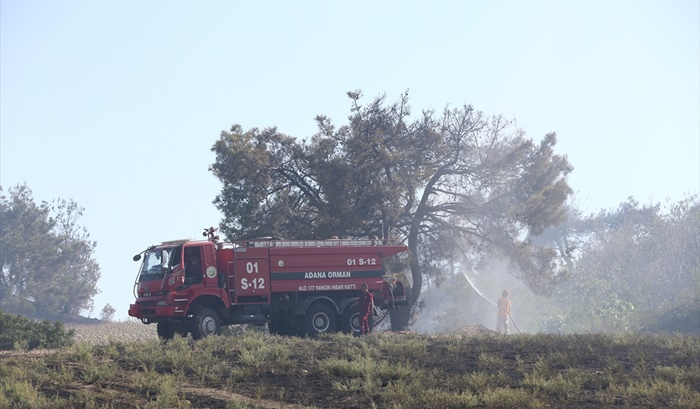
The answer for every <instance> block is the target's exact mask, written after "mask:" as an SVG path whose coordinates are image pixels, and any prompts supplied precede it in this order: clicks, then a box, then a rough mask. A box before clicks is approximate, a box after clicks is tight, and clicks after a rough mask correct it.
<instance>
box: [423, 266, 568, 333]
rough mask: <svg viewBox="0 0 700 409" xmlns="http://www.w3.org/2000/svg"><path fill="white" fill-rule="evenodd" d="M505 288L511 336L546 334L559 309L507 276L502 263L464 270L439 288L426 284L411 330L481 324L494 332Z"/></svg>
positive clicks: (443, 330)
mask: <svg viewBox="0 0 700 409" xmlns="http://www.w3.org/2000/svg"><path fill="white" fill-rule="evenodd" d="M467 277H468V279H467ZM469 281H471V282H472V284H473V286H474V287H475V288H472V285H470V283H469ZM504 289H508V290H509V292H510V295H509V298H510V300H511V302H512V309H511V315H512V318H513V321H512V322H511V327H510V331H511V333H512V334H513V333H517V332H518V331H519V330H520V331H522V332H524V333H537V332H544V331H545V326H544V323H545V322H547V321H549V320H550V319H552V318H553V317H554V316H556V313H557V312H556V309H555V308H554V307H553V306H552V305H551V301H550V299H548V298H546V297H544V296H538V295H536V294H534V293H533V292H532V290H530V289H529V288H528V287H527V285H525V284H524V283H523V282H521V281H520V280H518V279H516V278H514V277H512V276H511V275H510V274H509V273H508V263H507V262H505V261H501V260H498V261H493V262H492V263H490V264H488V265H486V266H485V267H482V268H481V269H480V270H472V269H471V268H466V267H462V268H460V269H458V270H456V271H455V272H454V273H453V275H451V276H449V277H448V278H447V279H446V280H445V281H443V282H442V283H441V284H440V285H439V286H435V285H431V283H429V284H428V285H426V288H425V289H424V291H423V292H422V293H421V300H420V301H421V302H422V310H421V312H420V313H419V314H418V316H417V318H416V320H415V322H414V323H413V324H412V325H411V329H412V330H414V331H416V332H421V333H431V334H433V333H449V332H455V331H459V330H461V329H463V328H466V327H468V326H471V325H482V326H484V327H486V328H488V329H491V330H495V329H496V307H495V305H494V304H495V302H496V300H498V297H500V296H501V293H502V292H503V290H504ZM479 293H481V294H483V296H484V298H482V296H481V295H480V294H479ZM485 298H486V299H485ZM513 323H515V325H513ZM516 326H517V328H516ZM518 328H519V330H518Z"/></svg>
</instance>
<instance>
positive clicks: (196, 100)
mask: <svg viewBox="0 0 700 409" xmlns="http://www.w3.org/2000/svg"><path fill="white" fill-rule="evenodd" d="M356 89H361V90H362V91H363V93H364V95H365V101H370V100H371V99H372V98H374V97H376V96H378V95H380V94H383V93H386V95H387V99H388V101H395V100H396V99H397V98H398V97H399V95H400V94H401V93H402V92H404V91H406V90H408V91H409V96H410V98H411V105H412V107H413V108H414V111H416V112H419V111H420V110H422V109H436V110H441V109H443V108H444V107H445V106H446V105H447V104H450V105H452V106H459V105H462V104H465V103H467V104H472V105H474V107H475V108H477V109H479V110H481V111H483V112H484V113H486V114H503V115H504V116H506V117H507V118H512V119H516V120H517V123H518V126H519V127H521V128H522V129H524V130H525V131H526V132H527V134H528V136H529V137H531V138H533V139H535V140H538V141H539V140H540V139H541V138H542V136H543V135H544V134H545V133H548V132H552V131H554V132H556V133H557V135H558V138H559V143H558V145H557V147H556V151H557V153H560V154H564V155H567V156H568V158H569V161H570V162H571V163H572V164H573V166H574V167H575V169H574V172H573V174H572V175H571V176H570V178H569V182H570V185H571V186H572V188H573V189H574V191H576V193H577V197H578V199H579V201H580V205H581V207H582V208H583V210H584V212H585V213H592V212H596V211H598V210H600V209H602V208H605V209H608V208H612V207H616V206H617V205H618V204H619V203H620V202H622V201H624V200H625V199H626V198H627V197H628V196H633V197H634V198H636V199H638V200H639V201H641V202H642V203H649V202H663V201H665V200H666V199H670V200H672V201H677V200H679V199H682V198H683V197H686V196H687V195H688V194H697V193H698V192H699V191H700V2H698V1H697V0H675V1H674V0H665V1H661V0H659V1H640V0H630V1H529V0H528V1H516V0H513V1H493V0H489V1H485V0H484V1H456V0H455V1H439V0H437V1H431V2H425V1H421V2H415V1H405V0H404V1H381V2H379V1H347V2H340V1H285V2H282V1H278V2H275V1H270V2H234V1H207V2H185V1H118V2H117V1H114V2H107V1H28V0H0V184H1V185H2V186H3V188H4V189H7V188H9V187H13V186H15V185H17V184H19V183H24V182H26V183H27V185H28V186H29V187H30V188H31V189H32V191H33V192H34V198H35V199H36V200H37V201H41V200H47V201H50V200H52V199H55V198H59V197H60V198H65V199H73V200H75V201H76V202H78V204H79V205H81V206H82V207H84V208H85V215H84V217H83V218H82V219H81V220H80V224H81V225H82V226H84V227H86V228H87V229H88V231H89V232H90V233H91V237H92V239H94V240H96V241H97V249H96V257H97V260H98V261H99V263H100V266H101V268H102V278H101V279H100V281H99V283H98V286H99V288H100V290H101V291H102V292H101V294H99V295H97V296H96V297H95V310H94V311H93V312H92V316H97V315H98V314H99V311H100V310H101V309H102V307H103V306H104V305H105V304H107V303H110V304H111V305H112V306H114V307H115V308H116V309H117V313H116V315H115V318H118V319H124V318H126V317H127V310H128V306H129V303H131V302H133V295H132V287H133V282H134V279H135V275H136V270H137V268H138V266H137V264H136V263H134V262H133V261H131V257H132V256H133V255H134V254H136V253H138V252H140V251H141V250H143V249H144V248H145V247H146V246H148V245H150V244H155V243H159V242H161V241H164V240H171V239H180V238H197V239H199V238H201V231H202V230H203V229H204V228H205V227H208V226H211V225H218V223H219V221H220V219H221V214H220V213H219V211H218V210H216V208H215V207H214V206H213V205H212V200H213V199H214V196H215V195H216V194H217V193H218V192H219V190H220V188H221V185H220V183H219V181H218V180H217V179H216V178H215V177H214V176H213V175H212V174H211V172H209V170H208V167H209V165H210V164H211V163H212V162H213V161H214V155H213V154H212V152H211V150H210V149H211V146H212V145H213V144H214V142H215V141H216V140H217V139H218V137H219V134H220V132H221V131H222V130H228V129H229V128H230V126H231V125H232V124H234V123H239V124H241V125H242V126H243V127H244V128H245V129H249V128H252V127H258V128H264V127H268V126H277V127H278V129H279V130H280V131H281V132H283V133H286V134H288V135H291V136H295V137H299V138H304V137H308V136H310V135H312V134H313V133H315V132H316V127H315V122H314V120H313V118H314V117H315V116H316V115H319V114H324V115H327V116H329V117H331V118H332V119H333V120H334V122H335V123H336V124H337V125H342V124H345V123H346V122H347V117H348V115H349V113H350V111H349V107H350V103H349V100H348V98H347V97H346V92H347V91H351V90H356Z"/></svg>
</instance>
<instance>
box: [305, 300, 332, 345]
mask: <svg viewBox="0 0 700 409" xmlns="http://www.w3.org/2000/svg"><path fill="white" fill-rule="evenodd" d="M304 327H305V328H306V333H307V334H308V335H309V336H312V337H313V336H316V335H318V334H322V333H328V332H333V331H335V327H336V318H335V313H334V312H333V310H331V308H330V307H328V306H327V305H323V304H316V305H313V306H311V308H309V309H308V311H306V315H305V316H304Z"/></svg>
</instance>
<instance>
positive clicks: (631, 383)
mask: <svg viewBox="0 0 700 409" xmlns="http://www.w3.org/2000/svg"><path fill="white" fill-rule="evenodd" d="M73 328H75V329H76V341H77V342H76V343H75V344H74V345H73V346H71V347H66V348H63V349H59V350H49V351H46V350H44V351H28V352H25V351H9V352H5V353H1V354H0V390H2V393H1V394H0V407H3V408H4V407H9V408H15V407H16V408H73V407H85V408H371V407H377V408H466V407H499V408H528V407H529V408H546V407H567V408H597V407H648V408H655V407H674V408H697V407H700V337H698V336H675V335H674V336H672V335H643V336H631V335H627V336H612V335H603V334H589V335H569V336H559V335H543V334H539V335H513V336H510V337H502V336H497V335H494V334H491V333H489V332H488V331H479V330H478V329H477V330H476V331H475V330H467V331H461V332H459V333H455V334H451V335H440V336H427V335H418V334H412V333H401V334H394V333H377V334H372V335H370V336H368V337H364V338H355V337H351V336H347V335H342V334H334V335H330V336H323V337H319V338H316V339H309V338H296V337H279V336H271V335H269V334H267V333H265V332H264V331H245V332H243V333H240V334H237V335H235V336H227V337H212V338H207V339H204V340H202V341H197V342H194V341H192V339H190V338H185V339H183V338H179V339H175V340H173V341H171V342H168V343H162V342H159V341H158V340H157V339H156V336H155V329H154V328H153V327H152V326H145V325H142V324H140V323H138V322H126V323H114V324H105V325H89V326H74V327H73Z"/></svg>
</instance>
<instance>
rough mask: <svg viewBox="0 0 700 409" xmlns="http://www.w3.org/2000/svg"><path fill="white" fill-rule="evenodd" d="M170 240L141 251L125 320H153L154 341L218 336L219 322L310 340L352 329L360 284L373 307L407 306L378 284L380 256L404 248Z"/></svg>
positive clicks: (362, 242)
mask: <svg viewBox="0 0 700 409" xmlns="http://www.w3.org/2000/svg"><path fill="white" fill-rule="evenodd" d="M214 232H215V229H213V228H211V229H205V232H204V234H205V235H208V236H209V240H206V241H189V240H176V241H167V242H163V243H162V244H159V245H155V246H151V247H148V248H147V249H146V250H144V251H143V252H141V253H140V254H138V255H136V256H134V261H139V260H141V255H143V261H142V263H141V268H140V270H139V273H138V276H137V279H136V282H135V284H134V292H135V296H136V302H135V303H134V304H131V305H130V306H129V315H130V316H132V317H136V318H138V319H140V320H141V321H142V322H143V323H144V324H151V323H156V325H157V328H158V335H159V336H160V337H161V338H165V339H168V338H172V337H173V336H175V335H176V334H179V335H183V336H186V335H187V334H188V333H191V334H192V337H193V338H194V339H200V338H203V337H206V336H209V335H214V334H218V333H219V332H220V330H221V326H222V325H231V324H260V325H264V324H265V323H267V324H268V326H269V330H270V332H273V333H277V334H285V335H310V336H314V335H317V334H320V333H326V332H334V331H344V332H348V333H357V331H359V325H360V324H359V311H358V308H357V300H358V297H359V295H360V291H361V287H362V284H367V285H368V287H369V290H370V291H372V292H373V294H374V299H375V306H376V307H378V308H383V309H390V308H395V307H398V306H402V305H407V301H406V298H405V294H404V293H403V291H401V290H399V291H397V289H396V288H395V287H394V286H392V285H391V284H390V283H389V282H387V280H385V279H384V272H383V268H382V266H383V259H384V258H386V257H389V256H393V255H396V254H399V253H401V252H404V251H406V249H407V248H406V246H405V245H402V244H398V243H393V242H389V241H387V240H373V239H352V240H350V239H331V240H276V239H256V240H249V241H245V242H232V243H219V242H218V237H216V236H215V234H214Z"/></svg>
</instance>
